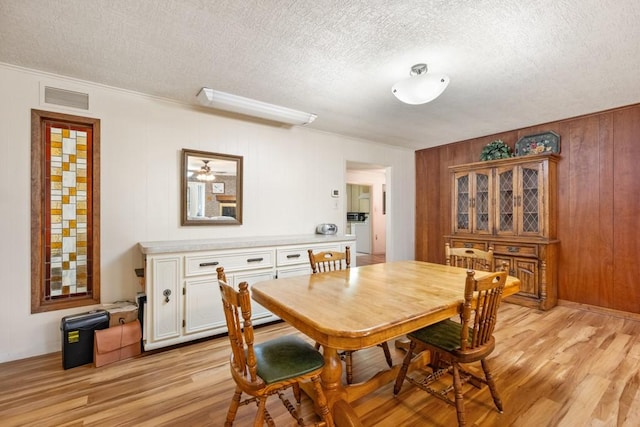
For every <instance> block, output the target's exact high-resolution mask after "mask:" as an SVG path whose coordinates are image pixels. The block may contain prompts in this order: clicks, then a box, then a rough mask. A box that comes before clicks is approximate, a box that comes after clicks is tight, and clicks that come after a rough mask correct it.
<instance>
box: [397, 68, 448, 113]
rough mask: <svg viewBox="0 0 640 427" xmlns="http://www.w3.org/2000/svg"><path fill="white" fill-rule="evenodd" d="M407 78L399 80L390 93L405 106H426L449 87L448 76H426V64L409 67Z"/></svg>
mask: <svg viewBox="0 0 640 427" xmlns="http://www.w3.org/2000/svg"><path fill="white" fill-rule="evenodd" d="M410 76H411V77H409V78H406V79H404V80H400V81H399V82H398V83H396V84H394V85H393V87H392V88H391V92H393V94H394V95H395V96H396V98H398V99H399V100H400V101H402V102H404V103H405V104H413V105H417V104H426V103H427V102H430V101H433V100H434V99H436V98H437V97H439V96H440V94H442V92H444V90H445V89H446V88H447V86H448V85H449V76H445V75H433V74H427V64H416V65H414V66H413V67H411V73H410Z"/></svg>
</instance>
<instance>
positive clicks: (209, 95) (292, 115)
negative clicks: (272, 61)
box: [197, 87, 318, 125]
mask: <svg viewBox="0 0 640 427" xmlns="http://www.w3.org/2000/svg"><path fill="white" fill-rule="evenodd" d="M197 98H198V101H200V103H201V104H202V105H205V106H207V107H212V108H217V109H218V110H224V111H231V112H234V113H240V114H245V115H247V116H253V117H260V118H262V119H266V120H273V121H275V122H280V123H288V124H290V125H308V124H309V123H311V122H313V121H314V120H315V119H316V117H318V116H317V115H316V114H312V113H305V112H303V111H298V110H292V109H291V108H286V107H280V106H279V105H274V104H268V103H266V102H262V101H256V100H255V99H251V98H245V97H242V96H238V95H233V94H230V93H226V92H220V91H219V90H213V89H209V88H208V87H203V88H202V89H201V90H200V92H198V95H197Z"/></svg>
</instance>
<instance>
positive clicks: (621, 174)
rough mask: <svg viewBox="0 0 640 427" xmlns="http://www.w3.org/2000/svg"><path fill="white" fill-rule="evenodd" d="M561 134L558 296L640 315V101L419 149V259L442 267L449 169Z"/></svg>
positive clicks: (448, 216)
mask: <svg viewBox="0 0 640 427" xmlns="http://www.w3.org/2000/svg"><path fill="white" fill-rule="evenodd" d="M548 130H552V131H554V132H556V133H558V134H559V135H560V145H561V151H560V155H561V157H562V159H561V160H560V162H559V163H558V235H557V237H558V239H559V240H560V255H559V263H558V264H559V274H558V276H559V278H558V280H559V283H558V292H559V295H558V297H559V298H560V299H563V300H568V301H573V302H578V303H583V304H590V305H595V306H600V307H606V308H611V309H616V310H623V311H627V312H633V313H640V263H639V262H638V254H639V253H640V191H639V190H640V104H636V105H632V106H628V107H622V108H617V109H614V110H609V111H604V112H601V113H596V114H590V115H587V116H581V117H577V118H572V119H567V120H561V121H557V122H551V123H546V124H542V125H537V126H532V127H528V128H523V129H517V130H512V131H508V132H503V133H500V134H495V135H489V136H485V137H481V138H474V139H470V140H466V141H461V142H456V143H453V144H448V145H444V146H440V147H435V148H429V149H425V150H420V151H417V152H416V222H417V223H416V259H418V260H424V261H431V262H438V263H443V262H444V239H443V236H444V235H445V234H448V233H449V232H450V231H451V214H450V212H451V182H450V177H449V172H448V169H447V168H448V166H450V165H454V164H461V163H469V162H475V161H478V160H479V155H480V151H481V150H482V147H484V145H486V144H487V143H489V142H491V141H493V140H494V139H502V140H503V141H504V142H506V143H507V144H508V145H510V146H511V147H512V148H513V147H514V145H515V143H516V141H517V140H518V139H519V138H521V137H522V136H525V135H530V134H535V133H538V132H544V131H548Z"/></svg>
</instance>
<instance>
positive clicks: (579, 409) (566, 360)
mask: <svg viewBox="0 0 640 427" xmlns="http://www.w3.org/2000/svg"><path fill="white" fill-rule="evenodd" d="M283 334H298V335H300V334H299V333H298V332H297V331H296V330H295V329H293V328H291V327H290V326H288V325H287V324H285V323H277V324H273V325H269V326H266V327H261V328H258V329H257V330H256V341H257V342H261V341H264V340H267V339H271V338H274V337H277V336H280V335H283ZM300 336H302V335H300ZM495 336H496V342H497V345H496V349H495V351H494V352H493V354H492V355H491V356H490V358H489V362H490V364H491V366H492V369H493V371H494V378H495V380H496V383H497V387H498V390H499V392H500V394H501V396H502V401H503V405H504V409H505V411H504V413H503V414H500V413H498V412H497V411H496V409H495V407H494V405H493V402H492V400H491V396H490V393H489V392H488V390H486V388H483V389H481V390H476V389H474V388H473V387H471V388H470V389H469V391H468V392H467V394H466V395H465V404H466V413H467V421H468V425H470V426H490V427H492V426H517V427H522V426H525V427H528V426H531V427H534V426H535V427H538V426H560V425H566V426H572V427H573V426H577V425H579V426H607V427H610V426H611V427H614V426H615V427H627V426H628V427H631V426H633V427H635V426H638V425H640V411H638V410H637V408H638V407H640V321H638V320H637V319H634V318H626V317H624V316H621V315H620V314H619V313H607V312H599V311H595V310H592V309H589V308H588V307H584V306H577V307H576V306H575V305H572V306H565V305H560V306H558V307H555V308H554V309H552V310H550V311H547V312H543V311H538V310H535V309H530V308H526V307H521V306H517V305H513V304H508V303H505V304H503V305H502V306H501V308H500V318H499V320H498V326H497V329H496V332H495ZM302 337H303V338H305V339H307V340H308V341H309V342H310V340H309V339H308V338H307V337H304V336H302ZM390 348H391V355H392V359H393V362H394V364H398V363H401V361H402V358H403V356H404V351H402V350H399V349H395V348H394V346H393V343H390ZM229 353H230V352H229V344H228V340H227V338H226V337H219V338H215V339H209V340H202V341H199V342H194V343H191V344H186V345H181V346H176V347H173V348H168V349H162V350H154V351H151V352H146V353H143V354H142V355H141V356H139V357H136V358H133V359H129V360H125V361H121V362H118V363H115V364H112V365H107V366H103V367H101V368H93V367H92V366H91V365H85V366H80V367H76V368H73V369H69V370H63V369H62V363H61V359H60V358H61V354H60V353H53V354H49V355H44V356H38V357H34V358H30V359H25V360H19V361H14V362H8V363H4V364H0V386H1V387H0V420H1V421H0V425H2V426H3V427H5V426H38V427H41V426H44V427H49V426H56V427H58V426H69V427H76V426H84V427H87V426H111V425H118V426H154V427H155V426H216V425H220V424H221V420H223V419H224V417H225V416H226V412H227V408H228V405H229V401H230V399H231V396H232V394H233V390H234V387H235V385H234V383H233V380H232V379H231V375H230V373H229V367H228V358H229ZM353 357H354V379H355V381H356V382H357V381H362V380H364V379H366V378H368V377H370V376H372V375H373V374H375V373H376V372H377V371H378V370H380V369H384V368H385V367H386V363H385V361H384V356H383V353H382V351H381V350H380V349H379V348H378V347H373V348H367V349H363V350H360V351H358V352H356V353H355V354H354V356H353ZM471 370H475V371H476V372H477V368H473V367H472V368H471ZM392 390H393V385H392V384H387V385H385V386H383V387H381V388H380V389H378V390H376V391H375V392H373V393H371V394H370V395H368V396H365V397H363V398H361V399H359V400H357V401H356V402H354V410H355V412H356V413H357V414H358V415H359V416H360V417H361V419H362V420H363V423H364V425H365V426H376V427H379V426H381V427H385V426H389V427H405V426H406V427H409V426H416V425H433V426H437V427H438V426H440V427H445V426H446V427H448V426H451V425H456V414H455V410H454V409H453V408H452V407H450V406H448V405H446V404H445V403H444V402H441V401H440V400H438V399H436V398H434V397H432V396H430V395H428V394H427V393H424V392H422V391H419V390H416V389H415V388H414V387H413V386H411V385H410V384H408V383H405V384H404V385H403V388H402V390H401V392H400V394H399V395H398V396H397V397H394V396H393V393H392ZM289 396H290V400H291V401H292V402H293V401H294V399H293V397H292V396H291V395H290V394H289ZM255 409H256V408H255V406H253V405H248V406H242V407H240V409H239V411H238V416H237V418H236V423H235V425H237V426H245V425H251V423H252V420H253V417H254V415H255ZM268 409H269V411H270V413H271V414H272V416H273V417H274V419H275V422H276V425H279V426H291V425H293V423H292V419H291V418H290V417H289V414H288V413H287V411H286V409H285V408H284V407H283V406H282V405H281V404H280V402H279V401H278V400H277V399H275V400H274V399H270V400H269V403H268ZM299 412H300V413H301V415H302V416H303V417H304V418H305V419H306V420H308V421H313V420H317V417H316V415H315V414H314V412H313V406H312V402H311V401H310V399H308V398H307V397H306V396H303V399H302V404H301V405H300V406H299Z"/></svg>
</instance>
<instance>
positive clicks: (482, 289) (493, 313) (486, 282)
mask: <svg viewBox="0 0 640 427" xmlns="http://www.w3.org/2000/svg"><path fill="white" fill-rule="evenodd" d="M506 281H507V272H506V271H499V272H496V273H493V274H490V275H487V276H485V277H483V278H481V279H476V278H475V271H473V270H468V271H467V279H466V281H465V291H464V305H463V307H462V316H461V317H462V331H461V337H460V349H461V350H462V351H465V350H472V349H474V348H477V347H480V346H483V345H485V344H486V343H487V342H489V340H491V338H492V335H493V330H494V328H495V326H496V321H497V314H498V307H499V306H500V301H501V299H502V291H503V289H504V285H505V283H506ZM474 297H475V300H474ZM472 316H473V319H472ZM469 327H471V328H472V332H471V340H469Z"/></svg>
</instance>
